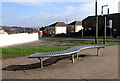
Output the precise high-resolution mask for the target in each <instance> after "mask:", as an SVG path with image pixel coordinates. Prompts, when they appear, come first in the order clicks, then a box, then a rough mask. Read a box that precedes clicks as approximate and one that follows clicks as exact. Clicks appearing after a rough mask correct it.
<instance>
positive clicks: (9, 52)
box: [2, 46, 73, 59]
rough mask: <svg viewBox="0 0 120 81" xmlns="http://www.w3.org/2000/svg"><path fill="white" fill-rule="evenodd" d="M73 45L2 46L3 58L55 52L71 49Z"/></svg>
mask: <svg viewBox="0 0 120 81" xmlns="http://www.w3.org/2000/svg"><path fill="white" fill-rule="evenodd" d="M71 47H73V46H38V47H6V48H2V59H5V58H11V57H19V56H27V55H30V54H33V53H37V52H40V53H43V52H54V51H61V50H65V49H69V48H71Z"/></svg>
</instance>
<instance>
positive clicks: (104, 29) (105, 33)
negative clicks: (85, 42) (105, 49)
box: [101, 5, 109, 44]
mask: <svg viewBox="0 0 120 81" xmlns="http://www.w3.org/2000/svg"><path fill="white" fill-rule="evenodd" d="M104 7H108V5H103V6H102V10H101V15H102V16H103V8H104ZM108 15H109V8H108ZM106 22H107V18H106V16H105V27H104V42H103V43H104V44H106V25H107V23H106Z"/></svg>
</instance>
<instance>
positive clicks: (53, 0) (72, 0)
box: [1, 0, 93, 2]
mask: <svg viewBox="0 0 120 81" xmlns="http://www.w3.org/2000/svg"><path fill="white" fill-rule="evenodd" d="M1 1H2V2H93V0H1Z"/></svg>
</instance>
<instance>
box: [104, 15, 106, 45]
mask: <svg viewBox="0 0 120 81" xmlns="http://www.w3.org/2000/svg"><path fill="white" fill-rule="evenodd" d="M106 22H107V19H106V16H105V27H104V44H106V25H107V23H106Z"/></svg>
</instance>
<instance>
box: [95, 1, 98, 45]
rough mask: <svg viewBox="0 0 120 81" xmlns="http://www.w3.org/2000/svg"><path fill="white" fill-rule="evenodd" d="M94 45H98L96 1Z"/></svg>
mask: <svg viewBox="0 0 120 81" xmlns="http://www.w3.org/2000/svg"><path fill="white" fill-rule="evenodd" d="M95 16H96V18H95V25H96V27H95V43H96V44H97V43H98V16H97V0H96V2H95Z"/></svg>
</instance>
